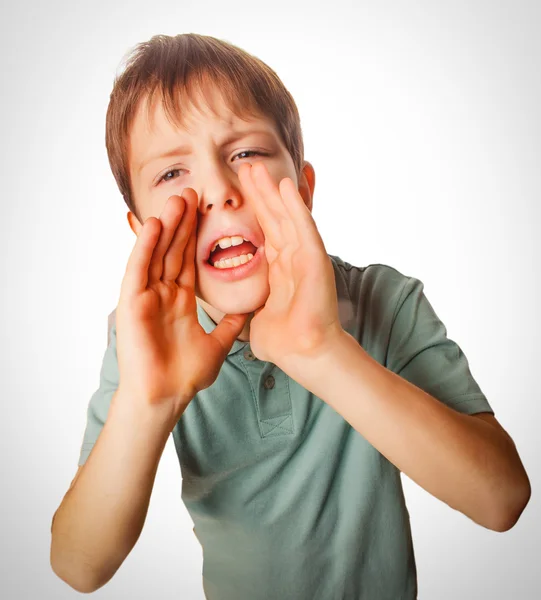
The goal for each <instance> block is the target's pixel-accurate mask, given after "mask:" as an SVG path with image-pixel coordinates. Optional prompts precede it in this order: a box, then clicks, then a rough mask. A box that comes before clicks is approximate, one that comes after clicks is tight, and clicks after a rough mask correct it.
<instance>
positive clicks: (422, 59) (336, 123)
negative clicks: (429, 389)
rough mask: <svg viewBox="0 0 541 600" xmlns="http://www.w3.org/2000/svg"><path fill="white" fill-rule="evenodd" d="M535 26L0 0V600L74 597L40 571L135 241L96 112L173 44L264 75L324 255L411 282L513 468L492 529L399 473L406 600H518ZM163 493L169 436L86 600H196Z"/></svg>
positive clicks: (534, 478)
mask: <svg viewBox="0 0 541 600" xmlns="http://www.w3.org/2000/svg"><path fill="white" fill-rule="evenodd" d="M540 28H541V5H540V3H539V2H536V1H530V2H521V1H520V0H519V1H517V0H514V1H511V0H506V1H503V0H498V1H495V0H492V1H488V0H485V1H482V2H475V1H472V0H468V1H464V0H453V1H447V2H437V1H434V0H432V1H424V2H381V1H378V2H371V3H367V2H359V1H358V0H355V1H353V0H352V1H350V2H346V1H345V0H335V1H333V2H331V3H329V4H328V5H327V3H325V4H323V3H321V6H320V7H318V5H317V4H316V3H315V2H314V0H312V1H311V2H294V1H293V2H292V1H291V0H288V1H287V2H282V1H280V2H279V1H274V2H273V3H268V2H266V3H239V2H227V3H226V2H217V1H215V2H210V3H209V2H204V1H201V0H198V1H197V2H187V1H186V0H182V1H179V0H177V1H175V2H173V1H159V0H153V1H152V2H148V1H146V2H141V1H137V2H131V3H126V4H125V3H118V4H111V3H109V2H97V1H96V0H94V1H93V2H87V3H84V2H68V1H64V2H60V1H56V2H36V1H34V2H32V3H28V2H27V3H2V8H1V12H0V34H1V37H0V39H1V42H0V43H1V53H0V61H1V72H2V78H1V86H2V87H1V91H2V94H1V103H2V111H1V114H0V120H1V122H0V125H1V139H2V156H1V169H2V184H3V188H4V192H3V194H2V215H1V216H2V225H1V226H2V235H1V236H0V237H1V243H2V252H1V259H2V269H3V281H4V293H3V294H2V304H3V306H2V315H3V323H2V331H3V340H4V344H3V348H4V355H3V360H2V380H1V381H2V401H3V409H4V410H3V418H2V421H1V423H2V436H1V438H0V439H1V443H2V452H1V457H2V458H1V466H2V483H3V485H2V500H1V503H2V504H1V508H2V510H1V518H2V536H1V538H0V539H1V541H0V544H1V546H0V552H1V554H2V556H1V559H2V560H1V569H2V576H1V583H0V596H1V597H2V598H6V599H7V600H12V599H13V600H19V599H32V600H34V599H36V600H37V599H49V598H51V599H55V600H63V599H64V598H66V599H67V598H75V597H77V596H78V593H77V592H75V591H74V590H72V589H71V588H69V587H68V586H67V585H66V584H65V583H64V582H63V581H61V580H60V579H59V578H57V577H56V576H55V575H54V573H53V572H52V570H51V568H50V565H49V549H50V525H51V519H52V516H53V513H54V511H55V510H56V509H57V507H58V505H59V504H60V502H61V500H62V498H63V495H64V493H65V492H66V490H67V488H68V486H69V483H70V482H71V479H72V478H73V476H74V475H75V471H76V469H77V460H78V457H79V451H80V445H81V442H82V436H83V431H84V427H85V424H86V408H87V404H88V401H89V399H90V397H91V395H92V393H93V392H94V390H95V389H96V388H97V385H98V383H99V370H100V366H101V361H102V358H103V353H104V351H105V344H106V334H107V315H108V314H109V312H111V310H112V309H113V308H114V306H115V305H116V302H117V299H118V293H119V289H120V288H119V286H120V282H121V279H122V276H123V274H124V270H125V266H126V261H127V257H128V255H129V252H130V251H131V249H132V247H133V244H134V241H135V238H134V236H133V234H132V232H131V230H130V229H129V228H128V224H127V220H126V211H127V209H126V207H125V205H124V203H123V201H122V199H121V198H120V195H119V193H118V191H117V189H116V187H115V183H114V180H113V177H112V175H111V173H110V171H109V166H108V163H107V157H106V152H105V144H104V122H105V111H106V107H107V102H108V98H109V93H110V91H111V86H112V82H113V77H114V74H115V72H116V70H117V68H118V67H119V65H120V63H121V60H122V57H123V56H124V55H125V53H126V52H127V51H128V50H129V49H130V48H131V47H132V46H133V45H134V44H136V43H137V42H141V41H144V40H147V39H149V38H150V37H151V36H152V35H154V34H156V33H167V34H176V33H186V32H197V33H203V34H209V35H214V36H216V37H220V38H223V39H226V40H228V41H230V42H233V43H235V44H237V45H239V46H241V47H243V48H245V49H246V50H248V51H249V52H251V53H253V54H255V55H257V56H259V57H260V58H262V59H263V60H264V61H266V62H267V63H268V64H269V65H270V66H271V67H272V68H274V69H275V70H276V71H277V73H278V74H279V75H280V76H281V77H282V79H283V81H284V83H285V84H286V86H287V87H288V88H289V90H290V91H291V92H292V94H293V96H294V98H295V99H296V101H297V103H298V106H299V110H300V113H301V117H302V123H303V130H304V134H305V144H306V158H307V159H308V160H310V161H311V162H312V163H313V165H314V167H315V169H316V175H317V184H316V191H315V197H314V217H315V220H316V223H317V224H318V227H319V229H320V232H321V234H322V237H323V239H324V241H325V244H326V247H327V251H328V252H330V253H332V254H337V255H339V256H340V257H342V258H344V259H345V260H347V261H348V262H351V263H353V264H357V265H368V264H370V263H385V264H389V265H392V266H394V267H395V268H397V269H399V270H400V271H401V272H402V273H404V274H407V275H410V276H415V277H417V278H419V279H421V280H422V281H423V282H424V283H425V293H426V295H427V297H428V298H429V300H430V302H431V303H432V305H433V306H434V308H435V310H436V312H437V314H438V315H439V317H440V318H441V319H442V320H443V322H444V323H445V324H446V326H447V330H448V335H449V337H451V338H452V339H454V340H456V341H457V342H458V343H459V345H460V346H461V347H462V349H463V350H464V352H465V354H466V356H467V357H468V360H469V362H470V367H471V370H472V373H473V375H474V377H475V378H476V380H477V381H478V383H479V385H480V387H481V389H482V390H483V391H484V392H485V394H486V395H487V397H488V399H489V401H490V402H491V404H492V406H493V408H494V410H495V412H496V417H497V418H498V419H499V421H500V422H501V423H502V425H503V426H504V427H505V428H506V429H507V430H508V431H509V433H510V434H511V435H512V437H513V439H514V440H515V443H516V445H517V448H518V450H519V453H520V455H521V457H522V460H523V462H524V464H525V467H526V469H527V471H528V474H529V476H530V479H531V482H532V487H533V497H532V500H531V502H530V504H529V506H528V507H527V509H526V511H525V512H524V513H523V515H522V518H521V519H520V521H519V522H518V524H517V525H516V526H515V527H514V528H513V529H511V530H510V531H509V532H506V533H496V532H493V531H489V530H487V529H484V528H482V527H481V526H479V525H476V524H475V523H474V522H472V521H470V520H469V519H468V518H467V517H465V516H464V515H462V514H461V513H458V512H456V511H454V510H453V509H451V508H449V507H448V506H447V505H445V504H444V503H442V502H440V501H439V500H437V499H435V498H434V497H432V496H430V495H429V494H428V493H427V492H425V491H424V490H423V489H422V488H420V487H418V486H417V485H416V484H414V483H413V482H411V481H410V480H409V479H408V478H407V477H405V476H404V477H403V479H404V486H405V491H406V497H407V501H408V507H409V510H410V515H411V522H412V529H413V536H414V544H415V552H416V559H417V567H418V575H419V598H421V599H423V600H425V599H442V600H443V599H449V600H451V599H456V598H461V599H462V600H469V599H479V598H483V599H484V598H486V599H491V600H495V599H508V598H514V599H516V600H526V599H528V600H533V599H534V598H539V597H540V595H541V591H540V569H539V542H540V539H541V535H540V534H541V527H540V521H539V519H540V515H539V513H540V503H539V497H538V495H537V489H538V484H539V479H540V474H541V473H540V463H539V458H538V451H539V442H538V437H539V433H538V431H539V421H540V408H539V405H540V402H539V400H540V394H539V383H538V381H539V377H538V374H539V358H540V350H539V334H540V333H541V332H540V324H539V318H538V308H539V305H540V300H541V298H540V287H539V284H540V279H541V278H540V269H539V258H540V256H541V252H540V247H539V246H540V243H539V226H540V208H539V207H540V193H541V175H540V173H541V170H540V163H539V161H540V158H541V151H540V139H541V117H540V113H539V110H540V109H539V107H540V106H541V78H540V67H541V34H540ZM180 491H181V478H180V470H179V466H178V462H177V459H176V456H175V453H174V447H173V442H172V439H170V441H169V442H168V444H167V446H166V449H165V452H164V455H163V458H162V460H161V462H160V465H159V469H158V474H157V478H156V483H155V487H154V491H153V495H152V498H151V502H150V508H149V513H148V516H147V520H146V523H145V527H144V529H143V533H142V535H141V537H140V539H139V541H138V542H137V544H136V546H135V548H134V549H133V551H132V553H131V554H130V555H129V556H128V558H127V559H126V561H125V562H124V564H123V565H122V567H121V568H120V570H119V571H118V572H117V574H116V575H115V577H114V578H113V579H112V580H111V581H110V582H109V583H108V584H107V585H106V586H105V587H104V588H102V589H101V590H99V591H98V592H97V593H96V594H95V596H96V597H98V598H104V599H105V598H111V599H118V598H128V597H129V598H133V599H147V598H150V597H153V598H160V599H164V600H165V599H177V600H178V599H179V598H183V599H187V600H200V599H202V598H203V594H202V589H201V565H202V557H201V549H200V547H199V545H198V543H197V541H196V539H195V538H194V536H193V533H192V530H191V527H192V524H191V520H190V518H189V516H188V514H187V512H186V510H185V508H184V506H183V504H182V503H181V499H180ZM536 555H537V559H536V558H535V556H536ZM240 600H244V599H240ZM247 600H248V599H247Z"/></svg>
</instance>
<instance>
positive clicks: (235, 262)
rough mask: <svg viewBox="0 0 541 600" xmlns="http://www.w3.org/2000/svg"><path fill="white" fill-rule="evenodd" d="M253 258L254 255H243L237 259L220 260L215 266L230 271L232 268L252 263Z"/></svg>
mask: <svg viewBox="0 0 541 600" xmlns="http://www.w3.org/2000/svg"><path fill="white" fill-rule="evenodd" d="M253 257H254V255H253V254H251V253H250V254H241V255H240V256H235V258H225V259H224V260H219V261H217V262H215V263H214V265H213V266H214V267H215V268H216V269H230V268H231V267H238V266H239V265H243V264H246V263H247V262H250V261H251V260H252V258H253ZM245 259H246V260H245Z"/></svg>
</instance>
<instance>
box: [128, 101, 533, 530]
mask: <svg viewBox="0 0 541 600" xmlns="http://www.w3.org/2000/svg"><path fill="white" fill-rule="evenodd" d="M156 110H157V113H156V115H157V116H156V124H157V127H156V128H155V129H154V132H153V130H152V129H147V128H146V127H147V126H146V120H145V119H144V118H141V114H139V115H138V116H139V120H137V119H136V122H135V125H134V129H133V134H132V152H133V164H137V162H138V161H141V160H144V157H145V156H148V155H153V154H155V153H156V152H155V151H156V150H160V151H161V150H165V149H167V148H169V147H172V146H174V145H175V144H178V141H179V140H180V139H182V140H183V141H189V142H190V143H191V147H192V152H191V154H190V155H189V156H188V157H183V159H182V162H183V163H187V164H185V166H186V175H185V176H184V177H183V179H182V180H181V181H179V182H178V183H171V184H170V185H168V186H164V187H165V189H164V190H163V191H162V190H161V189H156V188H152V187H151V181H152V180H153V178H155V176H156V175H157V174H159V173H160V172H162V171H163V168H165V167H166V166H168V165H166V164H165V163H163V164H162V163H160V161H157V162H156V164H153V165H152V168H150V167H147V168H146V170H143V171H141V173H138V170H137V169H136V170H135V171H134V172H133V175H132V176H133V177H134V179H133V181H134V188H135V189H136V190H137V194H138V197H137V204H138V206H140V207H141V209H142V214H143V217H148V216H149V215H152V216H155V217H157V216H158V215H160V214H161V210H162V208H163V207H164V204H165V202H166V201H167V199H168V198H169V197H170V196H171V194H181V193H182V192H183V189H184V187H185V186H190V187H191V188H193V189H192V190H191V191H190V192H189V197H190V198H191V195H192V194H194V198H195V192H197V198H198V201H197V207H195V206H194V208H193V209H192V210H193V211H194V213H195V211H197V212H196V213H195V214H197V215H198V216H199V219H200V221H199V223H198V227H199V229H198V231H199V234H203V235H204V234H205V231H209V229H207V228H215V227H217V226H220V225H224V224H228V225H229V224H232V223H237V222H238V223H240V222H243V223H245V224H247V225H249V226H250V227H251V228H252V231H254V230H255V229H254V228H255V227H260V228H261V232H262V234H263V237H264V240H265V257H266V260H265V261H264V263H262V266H261V268H260V269H259V272H257V273H255V274H254V275H253V276H251V277H249V278H246V279H244V280H242V281H238V282H235V283H221V282H218V281H216V280H214V279H213V278H210V279H211V280H208V279H207V277H206V274H205V273H204V272H203V273H202V272H201V270H200V268H199V266H200V264H199V263H198V264H197V266H196V267H197V272H198V275H199V279H198V288H197V296H198V297H199V299H200V300H199V301H200V302H201V304H202V306H203V308H204V309H205V310H207V311H208V314H209V315H210V316H211V317H212V318H213V319H214V320H215V321H216V322H217V323H219V321H220V320H221V319H222V318H223V317H224V314H226V313H231V314H237V315H238V314H245V313H250V315H251V318H250V322H249V323H248V321H247V322H246V323H245V326H244V329H243V330H242V331H241V330H240V326H239V329H238V331H241V335H240V337H238V338H237V339H241V340H243V341H249V342H250V346H251V349H252V351H253V352H254V354H255V355H256V356H257V357H258V358H259V359H260V360H263V361H267V362H271V363H274V364H275V365H276V366H277V367H278V368H280V369H281V370H282V371H284V372H285V373H287V374H288V375H289V376H290V377H291V378H292V379H294V380H295V381H297V382H298V383H299V384H300V385H302V386H303V387H305V388H306V389H307V390H310V391H311V392H312V393H314V394H315V395H316V396H318V397H319V398H321V399H322V400H323V401H324V402H326V403H328V404H329V405H330V406H332V407H333V408H334V409H335V410H336V412H337V413H338V414H340V415H341V416H342V417H343V418H344V419H345V420H347V421H348V422H349V423H350V424H351V426H352V427H353V428H354V429H355V430H356V431H358V432H359V433H360V434H361V435H362V436H363V437H364V438H365V439H366V440H368V441H369V443H371V444H372V445H373V446H374V447H375V448H376V449H377V450H379V452H380V453H381V454H382V455H384V456H386V457H387V458H388V459H389V460H390V461H391V462H392V463H393V464H394V465H395V466H397V468H398V469H399V470H400V471H402V472H403V473H405V474H406V475H407V476H409V477H410V478H411V479H412V480H413V481H415V482H417V483H418V484H419V485H420V486H421V487H423V488H424V489H425V490H426V491H428V492H429V493H430V494H432V495H433V496H435V497H436V498H439V499H440V500H442V501H444V502H445V503H447V504H448V505H449V506H451V507H453V508H455V509H457V510H459V511H461V512H462V513H464V514H465V515H467V516H469V517H470V518H471V519H473V520H474V521H475V522H477V523H479V524H481V525H483V526H485V527H487V528H490V529H494V530H496V531H506V530H507V529H509V528H510V527H512V526H513V525H514V524H515V523H516V521H517V520H518V518H519V516H520V514H521V513H522V511H523V510H524V508H525V506H526V504H527V503H528V501H529V498H530V494H531V487H530V483H529V479H528V476H527V474H526V472H525V470H524V466H523V465H522V462H521V460H520V457H519V455H518V452H517V450H516V447H515V445H514V442H513V440H512V439H511V437H510V436H509V435H508V434H507V432H506V431H505V430H504V429H503V427H502V426H501V425H500V423H499V422H498V421H497V420H496V419H495V417H494V416H493V415H492V414H489V413H488V414H483V413H480V414H477V415H467V414H462V413H460V412H457V411H455V410H453V409H451V408H450V407H448V406H446V405H445V404H444V403H443V402H440V401H439V400H438V399H437V398H435V397H433V396H431V395H429V394H427V393H426V392H424V391H423V390H422V389H420V388H418V387H416V386H415V385H413V384H411V383H410V382H408V381H406V380H405V379H403V378H401V377H400V376H398V375H397V374H396V373H393V372H391V371H390V370H388V369H387V368H385V367H384V366H383V365H381V364H379V363H377V362H376V361H375V360H374V359H373V358H372V357H371V356H370V355H369V354H368V353H367V352H366V351H365V350H364V349H363V348H362V347H361V346H360V345H359V343H358V342H357V341H356V340H355V339H354V338H353V337H352V336H351V335H349V334H348V333H347V332H346V331H345V330H344V329H342V327H341V325H340V320H339V317H338V307H337V297H336V287H335V281H334V273H333V268H332V264H331V263H330V259H329V257H328V255H327V254H326V252H325V247H324V245H323V241H322V240H321V237H320V235H319V233H318V231H317V228H316V225H315V223H314V221H313V218H312V215H311V207H312V204H311V203H312V194H313V189H314V181H315V177H314V170H313V168H312V167H311V165H309V163H305V164H304V166H303V170H302V173H301V177H300V178H299V180H297V178H296V176H295V169H294V166H293V162H292V160H291V157H290V156H289V154H288V153H287V151H286V150H285V148H284V147H283V146H282V145H281V144H280V142H279V138H278V136H277V135H276V132H274V133H275V135H270V134H271V133H272V131H273V129H272V126H271V124H270V123H265V122H264V120H261V121H257V122H254V123H253V125H256V124H257V125H266V126H267V127H268V132H269V136H268V138H265V139H264V140H263V139H256V137H257V136H256V135H255V134H253V136H254V137H253V138H252V137H250V138H249V137H248V135H246V137H245V138H243V139H242V140H241V141H237V142H236V143H235V144H233V145H232V146H231V147H229V148H225V147H224V145H223V139H224V136H226V135H227V134H228V133H231V130H232V128H233V126H234V125H235V124H236V125H241V123H239V121H237V120H235V117H234V116H233V115H231V114H227V112H224V113H223V116H222V118H215V117H213V116H212V113H210V112H205V111H203V112H201V113H199V114H197V113H196V112H194V113H193V115H192V114H190V117H193V121H191V126H190V127H189V128H188V129H189V132H181V131H178V130H175V129H173V128H172V126H171V125H170V124H169V123H168V122H167V121H166V120H165V119H163V118H162V117H160V113H159V107H158V108H157V109H156ZM160 119H161V120H160ZM187 135H188V136H189V137H186V136H187ZM259 135H261V134H259ZM255 145H261V146H266V149H267V150H270V156H269V157H267V158H257V159H256V160H251V161H248V160H247V159H242V160H243V163H245V164H240V165H239V164H237V160H235V161H233V162H231V157H232V156H234V155H235V154H236V153H238V152H240V151H241V150H247V149H250V146H255ZM179 160H180V159H179ZM136 177H138V179H136ZM175 186H177V187H176V188H175ZM195 203H196V201H195V200H194V201H193V204H194V205H195ZM188 205H189V206H191V205H192V200H189V201H188ZM171 211H177V213H179V211H180V209H177V208H175V207H174V206H172V207H171ZM172 214H173V213H172ZM165 218H166V221H167V220H168V219H169V216H168V215H165ZM128 219H129V221H130V225H131V226H132V229H133V230H134V231H135V232H136V233H138V232H139V231H140V227H139V226H138V224H137V223H138V222H137V219H136V218H134V216H133V215H131V213H130V215H128ZM187 219H188V222H189V223H192V221H191V217H187ZM175 223H176V221H175V220H173V219H171V226H170V227H169V228H167V229H166V231H167V235H166V239H165V241H164V243H163V249H162V251H161V252H163V251H164V250H165V247H166V245H168V244H169V240H170V238H171V236H172V235H173V233H172V232H173V228H174V226H175ZM151 226H152V228H154V224H153V223H151ZM192 231H193V229H192ZM143 234H144V231H143ZM147 235H148V239H149V240H150V237H151V235H152V236H154V237H156V236H157V235H158V231H157V230H156V232H155V233H154V232H151V231H149V232H148V234H147ZM181 237H182V236H179V240H180V238H181ZM193 237H194V236H193V235H192V238H193ZM149 243H150V242H149ZM174 243H175V242H173V244H174ZM185 243H186V241H185V240H184V241H182V242H181V243H180V241H179V247H183V246H184V245H185ZM194 243H195V242H192V244H194ZM146 244H147V241H146V240H145V239H144V238H143V243H142V244H141V246H142V248H141V249H140V250H139V249H136V251H135V254H134V256H135V259H134V263H135V262H139V266H138V268H135V266H134V268H131V267H130V266H129V268H128V272H129V273H130V276H129V278H128V283H127V288H126V290H127V297H128V296H130V293H131V292H132V290H131V289H130V288H134V289H135V291H137V289H138V290H139V291H141V290H142V289H143V288H145V287H146V284H147V281H146V277H142V276H141V275H140V274H142V273H143V274H144V272H145V271H146V270H147V269H148V263H149V262H150V263H151V266H150V271H151V272H154V271H156V273H155V276H153V275H152V273H151V277H150V280H152V286H153V287H156V285H159V281H162V280H163V279H165V280H167V281H169V283H171V280H172V279H173V278H175V277H177V275H178V273H179V267H180V264H179V263H180V259H179V258H178V254H179V252H178V251H177V250H176V246H175V247H173V251H172V252H171V253H170V254H171V256H170V258H169V261H168V262H165V263H164V271H166V272H167V273H166V276H165V277H164V276H161V277H160V275H161V271H162V265H161V253H157V256H156V260H154V261H151V259H150V253H149V252H146V254H145V251H144V245H146ZM149 247H150V246H149ZM139 254H140V255H141V257H143V256H144V260H142V259H141V260H139V258H138V255H139ZM187 255H188V256H191V254H190V253H188V254H187ZM197 260H200V257H199V258H198V259H196V262H197ZM188 262H191V258H187V263H188ZM184 269H185V271H186V273H188V272H189V269H188V267H187V266H186V267H184ZM138 271H139V275H137V277H136V274H137V272H138ZM181 273H182V271H181ZM132 274H133V275H132ZM183 277H184V278H185V279H186V281H187V278H186V277H187V276H183V275H182V274H181V275H180V276H179V281H180V283H181V284H182V279H183ZM131 279H133V280H134V281H135V279H137V280H138V283H137V285H136V286H134V285H133V284H132V283H131V282H130V280H131ZM158 280H159V281H158ZM162 283H163V281H162ZM162 287H163V286H162ZM136 288H137V289H136ZM174 289H176V288H174ZM129 305H130V303H126V306H128V307H129ZM126 310H127V309H126ZM192 312H193V311H192ZM171 313H172V316H174V311H171ZM126 314H127V313H126ZM140 321H141V323H142V325H144V320H140ZM184 322H185V319H178V328H179V330H180V329H182V327H183V326H184V325H183V323H184ZM223 322H226V319H223ZM220 325H222V323H220ZM220 325H219V326H220ZM219 326H218V327H219ZM191 327H192V330H193V314H192V326H191ZM131 329H133V330H135V328H134V327H132V328H131ZM169 329H170V327H169V328H165V329H164V330H163V331H161V333H160V335H156V336H153V339H155V340H159V341H160V343H162V342H161V340H162V339H163V337H164V336H167V334H168V331H169ZM123 330H124V331H129V330H130V328H129V327H127V326H126V327H125V328H123ZM164 331H165V333H164ZM222 331H223V332H224V333H223V336H226V333H225V331H226V330H225V328H223V329H222ZM230 331H231V328H230ZM143 333H144V335H143V336H142V338H145V336H146V337H148V336H147V335H146V333H145V332H143ZM189 333H191V335H192V339H194V340H196V339H197V337H196V336H194V335H193V331H191V332H189ZM235 334H237V330H235ZM177 337H178V339H190V337H189V335H188V334H185V335H180V333H179V334H178V335H177V334H175V333H174V334H172V340H171V347H172V348H173V349H175V351H176V353H177V354H178V355H179V356H178V357H173V358H178V361H179V362H180V363H183V362H185V360H186V356H184V357H183V356H180V355H181V354H182V353H181V352H180V350H179V349H178V341H177ZM198 339H199V342H198V343H199V344H200V345H201V344H202V343H204V342H207V341H208V339H207V338H204V337H203V338H202V337H201V335H199V338H198ZM223 346H225V344H222V347H223ZM141 347H142V343H141V342H139V341H137V340H136V341H135V343H131V344H128V343H126V354H127V351H128V349H129V348H137V349H138V353H139V354H140V348H141ZM119 354H120V355H123V354H124V352H119ZM150 354H151V353H150ZM155 354H156V353H155ZM170 354H171V352H166V353H164V352H161V353H157V355H158V357H159V358H161V357H162V355H165V356H169V355H170ZM190 355H194V356H196V364H194V365H188V366H186V367H185V373H186V374H191V373H193V372H194V370H195V369H196V367H197V366H198V365H199V367H201V361H200V360H199V359H198V357H199V356H207V350H206V349H205V352H199V353H197V352H195V351H194V352H191V353H190ZM181 358H182V360H180V359H181ZM133 361H134V362H133V364H135V359H133ZM147 362H148V361H147ZM206 362H208V361H204V362H203V363H202V364H203V366H205V364H206ZM171 363H172V364H173V367H174V368H171V370H170V373H168V374H167V377H159V378H158V377H156V375H155V372H156V370H155V369H150V370H149V373H151V376H152V377H154V378H155V380H156V381H157V383H158V384H159V385H162V386H163V382H164V381H165V380H167V381H169V378H170V376H171V377H172V376H174V374H175V373H177V371H180V367H177V366H175V365H174V361H171ZM139 370H142V369H132V372H135V373H138V372H139ZM215 371H216V369H214V372H213V373H212V376H213V377H215V374H216V373H215ZM184 378H185V377H183V378H181V379H180V380H179V381H182V380H183V379H184ZM143 385H144V383H143ZM178 386H180V383H179V384H178ZM178 386H177V387H178ZM141 387H142V385H138V386H136V389H140V388H141ZM164 395H165V396H166V397H167V396H169V394H163V391H162V393H161V394H156V396H161V397H163V396H164ZM174 416H175V418H176V417H177V415H176V414H175V415H174Z"/></svg>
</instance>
